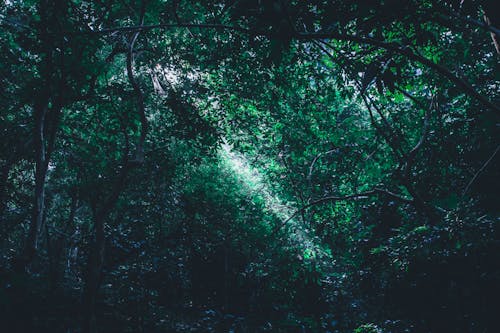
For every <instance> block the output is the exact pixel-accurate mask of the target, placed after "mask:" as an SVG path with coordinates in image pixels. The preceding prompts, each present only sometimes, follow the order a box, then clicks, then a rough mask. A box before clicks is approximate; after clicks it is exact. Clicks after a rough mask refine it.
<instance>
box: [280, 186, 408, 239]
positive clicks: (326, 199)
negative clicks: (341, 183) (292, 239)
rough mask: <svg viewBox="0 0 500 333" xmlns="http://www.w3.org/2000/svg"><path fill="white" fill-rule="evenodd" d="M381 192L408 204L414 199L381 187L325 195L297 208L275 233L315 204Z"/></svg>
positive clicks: (370, 195) (352, 198)
mask: <svg viewBox="0 0 500 333" xmlns="http://www.w3.org/2000/svg"><path fill="white" fill-rule="evenodd" d="M379 194H382V195H386V196H388V197H390V198H392V199H395V200H397V201H400V202H403V203H406V204H413V200H412V199H409V198H406V197H403V196H401V195H399V194H396V193H393V192H391V191H388V190H385V189H381V188H375V189H373V190H370V191H365V192H361V193H356V194H351V195H345V196H328V197H324V198H321V199H318V200H315V201H312V202H310V203H308V204H307V205H305V206H302V207H301V208H299V209H298V210H296V211H295V212H294V213H293V214H292V215H290V216H289V217H288V218H287V219H286V220H284V221H283V222H281V224H279V225H278V226H277V227H276V228H275V230H274V232H273V233H277V232H278V231H279V230H280V229H281V228H282V227H284V226H285V225H286V224H287V223H288V222H290V221H291V220H292V219H293V218H295V217H296V216H297V215H298V214H302V213H303V212H304V211H305V210H306V209H308V208H311V207H313V206H316V205H320V204H323V203H327V202H337V201H345V200H358V199H368V198H369V197H372V196H375V195H379Z"/></svg>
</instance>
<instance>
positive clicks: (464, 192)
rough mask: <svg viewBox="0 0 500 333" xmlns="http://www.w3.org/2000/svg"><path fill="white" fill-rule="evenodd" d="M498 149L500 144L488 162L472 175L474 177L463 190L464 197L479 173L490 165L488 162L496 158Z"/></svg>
mask: <svg viewBox="0 0 500 333" xmlns="http://www.w3.org/2000/svg"><path fill="white" fill-rule="evenodd" d="M498 150H500V145H498V146H497V149H495V151H494V152H493V154H491V156H490V157H489V158H488V159H487V160H486V162H484V164H483V166H482V167H481V168H480V169H479V170H477V172H476V173H475V174H474V177H472V179H471V180H470V182H469V183H468V184H467V186H466V187H465V189H464V191H463V192H462V197H463V196H465V194H466V193H467V191H469V189H470V187H471V186H472V184H474V182H475V181H476V179H477V178H478V177H479V175H480V174H481V173H482V172H483V171H484V170H485V169H486V167H487V166H488V164H490V162H491V161H492V160H493V158H495V156H496V154H497V153H498Z"/></svg>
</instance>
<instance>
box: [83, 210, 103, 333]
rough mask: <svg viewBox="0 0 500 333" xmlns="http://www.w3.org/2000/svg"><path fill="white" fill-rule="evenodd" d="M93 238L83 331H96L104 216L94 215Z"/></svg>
mask: <svg viewBox="0 0 500 333" xmlns="http://www.w3.org/2000/svg"><path fill="white" fill-rule="evenodd" d="M94 228H95V240H94V243H93V244H92V247H91V252H90V256H89V261H88V266H87V276H86V282H85V289H84V293H83V327H82V332H83V333H96V332H97V320H96V313H95V307H96V300H97V294H98V291H99V287H100V284H101V273H102V268H103V266H104V245H105V237H104V216H102V215H101V214H99V215H97V216H95V217H94Z"/></svg>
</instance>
